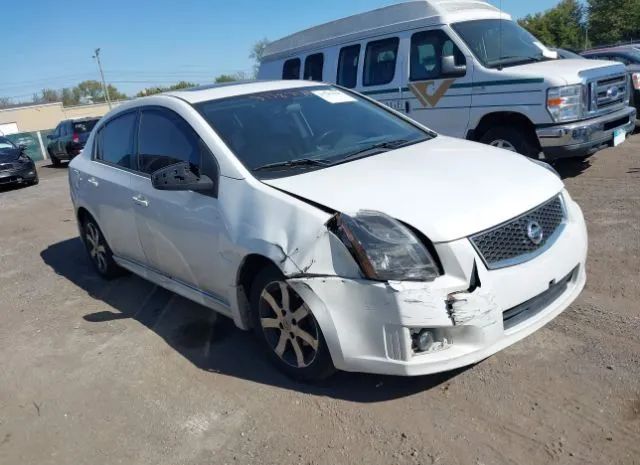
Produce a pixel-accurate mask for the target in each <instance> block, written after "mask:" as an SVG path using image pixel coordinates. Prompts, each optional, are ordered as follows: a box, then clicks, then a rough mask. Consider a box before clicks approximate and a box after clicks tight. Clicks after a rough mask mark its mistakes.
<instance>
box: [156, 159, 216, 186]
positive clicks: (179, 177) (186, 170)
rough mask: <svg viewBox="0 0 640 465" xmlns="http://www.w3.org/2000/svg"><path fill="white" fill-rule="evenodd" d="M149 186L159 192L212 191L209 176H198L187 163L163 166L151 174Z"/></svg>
mask: <svg viewBox="0 0 640 465" xmlns="http://www.w3.org/2000/svg"><path fill="white" fill-rule="evenodd" d="M151 184H152V185H153V187H154V188H155V189H158V190H161V191H196V192H204V191H212V190H213V188H214V184H213V181H212V180H211V178H210V177H209V176H205V175H201V176H198V175H197V174H195V173H194V172H193V171H191V167H190V166H189V163H187V162H180V163H176V164H174V165H169V166H165V167H164V168H160V169H159V170H157V171H154V172H153V173H152V174H151Z"/></svg>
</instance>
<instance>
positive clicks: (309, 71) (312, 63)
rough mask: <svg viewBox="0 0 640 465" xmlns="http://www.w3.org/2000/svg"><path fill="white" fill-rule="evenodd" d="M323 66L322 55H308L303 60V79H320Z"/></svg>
mask: <svg viewBox="0 0 640 465" xmlns="http://www.w3.org/2000/svg"><path fill="white" fill-rule="evenodd" d="M323 66H324V55H323V54H322V53H316V54H313V55H309V56H308V57H307V59H306V60H304V80H305V81H322V67H323Z"/></svg>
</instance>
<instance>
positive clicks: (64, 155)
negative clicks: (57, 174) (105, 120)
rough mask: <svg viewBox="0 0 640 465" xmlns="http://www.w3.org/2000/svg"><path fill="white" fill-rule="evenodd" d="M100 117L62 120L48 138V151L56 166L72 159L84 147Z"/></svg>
mask: <svg viewBox="0 0 640 465" xmlns="http://www.w3.org/2000/svg"><path fill="white" fill-rule="evenodd" d="M99 120H100V118H81V119H68V120H65V121H62V122H60V124H58V126H56V128H55V130H54V131H53V133H51V134H49V135H48V136H47V138H48V139H49V143H48V144H47V153H48V154H49V158H50V159H51V163H53V165H54V166H60V165H61V163H62V161H63V160H71V159H72V158H73V157H75V156H76V155H78V154H79V153H80V151H81V150H82V149H83V148H84V144H85V143H86V142H87V138H88V137H89V134H90V133H91V130H92V129H93V127H94V126H95V125H96V123H97V122H98V121H99Z"/></svg>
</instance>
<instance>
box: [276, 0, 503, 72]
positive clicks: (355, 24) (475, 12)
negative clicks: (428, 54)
mask: <svg viewBox="0 0 640 465" xmlns="http://www.w3.org/2000/svg"><path fill="white" fill-rule="evenodd" d="M488 18H503V19H511V16H509V15H508V14H506V13H503V12H501V11H500V9H498V8H496V7H495V6H493V5H491V4H490V3H488V2H486V1H485V0H414V1H408V2H403V3H399V4H396V5H391V6H387V7H384V8H378V9H376V10H371V11H367V12H364V13H360V14H356V15H353V16H348V17H346V18H342V19H338V20H335V21H331V22H328V23H325V24H320V25H318V26H315V27H312V28H309V29H305V30H303V31H300V32H296V33H295V34H291V35H289V36H286V37H283V38H281V39H279V40H276V41H273V42H271V43H269V44H268V45H267V46H266V48H265V53H264V59H266V60H275V59H278V58H282V57H286V56H291V55H293V54H296V53H298V52H301V51H303V50H305V49H320V48H324V47H329V46H333V45H336V44H341V43H347V42H351V41H358V40H361V39H363V38H367V37H374V36H379V35H384V34H391V33H395V32H398V31H405V30H411V29H415V28H417V27H424V26H431V25H437V24H449V23H454V22H458V21H469V20H473V19H488Z"/></svg>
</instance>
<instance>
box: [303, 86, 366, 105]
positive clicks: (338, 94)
mask: <svg viewBox="0 0 640 465" xmlns="http://www.w3.org/2000/svg"><path fill="white" fill-rule="evenodd" d="M311 93H312V94H313V95H315V96H317V97H320V98H321V99H322V100H325V101H327V102H329V103H351V102H356V101H357V100H356V99H354V98H353V97H351V96H350V95H348V94H345V93H344V92H342V91H340V90H338V89H330V90H314V91H312V92H311Z"/></svg>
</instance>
